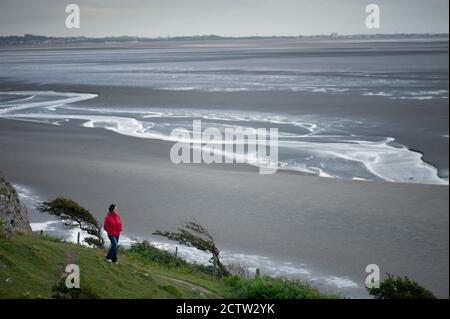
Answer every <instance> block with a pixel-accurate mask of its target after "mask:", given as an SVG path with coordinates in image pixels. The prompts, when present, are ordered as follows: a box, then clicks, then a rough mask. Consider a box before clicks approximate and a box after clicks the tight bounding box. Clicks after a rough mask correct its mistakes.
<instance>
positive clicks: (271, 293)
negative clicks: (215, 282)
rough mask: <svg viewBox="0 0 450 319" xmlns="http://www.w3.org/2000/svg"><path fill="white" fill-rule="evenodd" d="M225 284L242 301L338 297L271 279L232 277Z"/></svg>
mask: <svg viewBox="0 0 450 319" xmlns="http://www.w3.org/2000/svg"><path fill="white" fill-rule="evenodd" d="M225 283H226V284H227V285H228V286H230V287H231V288H232V290H233V291H234V295H233V296H232V297H234V298H241V299H323V298H331V297H337V296H327V295H324V294H321V293H320V292H319V291H318V290H316V289H314V288H312V287H311V286H309V285H308V284H305V283H300V282H297V281H294V280H289V279H284V278H271V277H266V276H262V277H255V278H252V279H244V278H241V277H239V276H231V277H229V278H226V279H225Z"/></svg>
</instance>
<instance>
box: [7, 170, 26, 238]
mask: <svg viewBox="0 0 450 319" xmlns="http://www.w3.org/2000/svg"><path fill="white" fill-rule="evenodd" d="M0 223H2V224H3V228H4V229H5V230H7V231H16V230H20V231H22V232H26V233H31V227H30V221H29V220H28V212H27V209H26V207H25V206H24V205H22V204H21V203H20V199H19V195H18V194H17V192H16V190H15V189H14V187H13V186H12V185H11V184H10V183H8V182H7V181H6V180H5V178H4V177H3V176H1V175H0Z"/></svg>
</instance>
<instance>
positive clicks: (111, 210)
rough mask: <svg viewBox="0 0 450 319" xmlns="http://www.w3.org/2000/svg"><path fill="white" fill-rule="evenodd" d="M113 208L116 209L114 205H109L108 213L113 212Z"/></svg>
mask: <svg viewBox="0 0 450 319" xmlns="http://www.w3.org/2000/svg"><path fill="white" fill-rule="evenodd" d="M114 208H116V205H114V204H111V205H109V212H110V213H112V212H113V211H114Z"/></svg>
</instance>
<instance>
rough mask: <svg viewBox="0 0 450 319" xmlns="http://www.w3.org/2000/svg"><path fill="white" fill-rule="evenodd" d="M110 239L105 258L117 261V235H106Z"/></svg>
mask: <svg viewBox="0 0 450 319" xmlns="http://www.w3.org/2000/svg"><path fill="white" fill-rule="evenodd" d="M108 238H109V240H110V241H111V246H110V247H109V251H108V254H107V255H106V259H110V260H112V262H114V263H115V262H116V261H117V248H118V247H119V236H117V237H116V236H108Z"/></svg>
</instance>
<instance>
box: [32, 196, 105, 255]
mask: <svg viewBox="0 0 450 319" xmlns="http://www.w3.org/2000/svg"><path fill="white" fill-rule="evenodd" d="M38 209H39V211H41V212H45V213H48V214H50V215H52V216H55V217H56V218H58V219H60V220H62V221H63V222H64V225H65V226H66V227H68V228H71V229H74V228H79V229H81V230H82V231H85V232H86V233H88V234H89V235H91V236H92V237H87V238H85V239H84V241H85V242H86V243H87V244H89V245H91V246H95V247H99V248H103V246H104V240H103V237H102V225H101V224H99V222H98V221H97V220H96V219H95V217H94V216H92V214H91V213H90V212H89V211H88V210H86V209H85V208H83V207H81V206H80V205H79V204H78V203H76V202H74V201H73V200H71V199H70V198H65V197H58V198H56V199H55V200H52V201H50V202H43V203H41V204H40V205H39V207H38Z"/></svg>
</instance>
